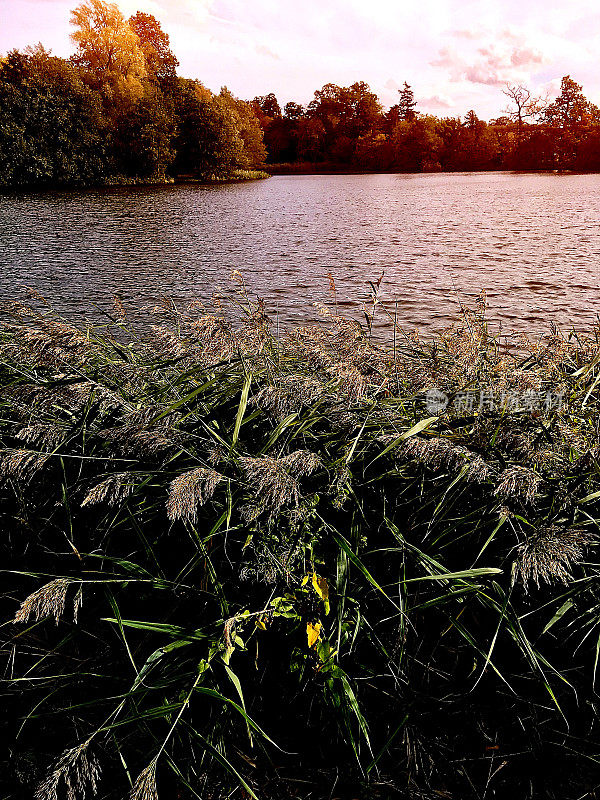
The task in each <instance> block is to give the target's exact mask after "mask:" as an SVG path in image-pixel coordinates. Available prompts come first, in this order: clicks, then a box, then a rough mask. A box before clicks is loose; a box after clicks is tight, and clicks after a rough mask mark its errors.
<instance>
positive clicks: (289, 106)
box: [283, 101, 304, 122]
mask: <svg viewBox="0 0 600 800" xmlns="http://www.w3.org/2000/svg"><path fill="white" fill-rule="evenodd" d="M283 115H284V117H285V118H286V119H289V120H290V121H291V122H297V121H298V120H299V119H302V117H303V116H304V106H302V105H300V103H294V102H293V101H290V102H289V103H286V104H285V108H284V109H283Z"/></svg>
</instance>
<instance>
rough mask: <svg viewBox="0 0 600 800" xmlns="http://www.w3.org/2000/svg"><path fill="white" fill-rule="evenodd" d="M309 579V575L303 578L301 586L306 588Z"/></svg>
mask: <svg viewBox="0 0 600 800" xmlns="http://www.w3.org/2000/svg"><path fill="white" fill-rule="evenodd" d="M308 577H309V576H308V575H305V576H304V577H303V578H302V583H301V584H300V586H306V584H307V583H308Z"/></svg>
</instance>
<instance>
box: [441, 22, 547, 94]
mask: <svg viewBox="0 0 600 800" xmlns="http://www.w3.org/2000/svg"><path fill="white" fill-rule="evenodd" d="M452 36H453V38H455V39H456V38H458V39H461V40H463V41H464V42H465V44H464V45H463V46H462V47H461V48H460V50H457V49H456V48H455V47H454V46H446V47H443V48H441V49H440V51H439V52H438V57H437V58H435V59H433V60H432V61H430V62H429V63H430V65H431V66H432V67H438V68H441V69H445V70H446V71H447V72H448V75H449V80H450V81H451V82H454V83H459V82H462V81H466V82H467V83H473V84H480V85H482V86H502V85H503V84H505V83H507V82H508V83H510V82H517V81H524V80H528V79H529V78H530V77H531V74H532V72H533V71H534V70H535V69H538V68H539V67H540V66H541V65H543V64H544V63H545V62H546V60H547V59H546V58H545V57H544V55H543V54H542V52H541V51H540V50H539V48H537V47H534V46H533V45H532V44H531V43H529V42H528V41H527V39H526V37H525V36H524V35H523V34H521V33H518V32H515V31H513V30H510V29H504V30H502V31H500V32H499V33H498V32H497V33H495V34H494V33H493V32H492V31H484V30H477V29H465V30H455V31H453V32H452ZM469 43H472V44H469ZM475 44H478V45H479V46H475Z"/></svg>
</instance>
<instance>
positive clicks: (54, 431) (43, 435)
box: [16, 423, 65, 449]
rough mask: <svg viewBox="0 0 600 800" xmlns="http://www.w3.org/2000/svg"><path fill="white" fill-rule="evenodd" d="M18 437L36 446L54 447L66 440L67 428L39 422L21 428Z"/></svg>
mask: <svg viewBox="0 0 600 800" xmlns="http://www.w3.org/2000/svg"><path fill="white" fill-rule="evenodd" d="M16 437H17V439H21V440H22V441H24V442H27V443H28V444H32V445H35V446H36V447H50V448H51V449H54V448H55V447H56V446H57V445H58V444H60V443H61V442H62V441H63V440H64V437H65V429H64V428H63V427H62V426H61V425H56V424H46V423H38V424H36V425H26V426H24V427H22V428H19V430H18V431H17V433H16Z"/></svg>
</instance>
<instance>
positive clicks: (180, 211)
mask: <svg viewBox="0 0 600 800" xmlns="http://www.w3.org/2000/svg"><path fill="white" fill-rule="evenodd" d="M234 269H236V270H239V271H240V272H241V273H242V274H243V276H244V278H245V280H246V282H247V285H248V287H249V289H250V291H251V292H252V293H253V294H256V295H258V296H260V297H262V298H263V299H264V300H265V301H266V305H267V308H268V309H269V310H271V311H272V312H273V313H276V314H277V315H278V316H279V319H280V320H281V321H282V322H284V323H285V322H290V321H298V320H306V319H312V318H315V311H314V309H313V308H312V307H311V303H313V302H314V301H320V302H326V303H331V302H332V295H331V292H330V287H329V279H328V277H327V276H328V273H331V274H332V275H333V277H334V279H335V282H336V286H337V294H338V304H339V305H340V307H342V308H348V309H351V310H353V311H358V310H359V308H360V303H361V302H363V301H364V300H365V299H367V297H368V295H369V285H368V281H369V280H372V281H375V280H377V279H378V278H379V276H380V275H381V273H382V272H383V273H384V278H383V281H382V284H381V287H382V297H383V298H384V300H386V301H388V302H389V303H391V304H392V306H391V308H392V310H393V306H394V304H396V303H397V314H398V321H399V322H400V323H401V324H402V325H404V326H406V327H408V328H414V327H418V328H421V329H422V330H423V331H424V332H427V331H431V330H433V329H439V328H441V327H443V326H445V325H446V324H447V323H448V322H449V321H450V320H451V319H454V318H455V317H456V312H457V308H458V304H459V301H460V300H468V299H469V298H472V297H474V296H475V295H477V294H478V293H479V291H480V290H481V289H485V290H486V291H487V297H488V300H489V308H490V318H491V319H492V320H494V321H495V322H497V323H498V324H499V325H501V326H502V329H503V330H504V331H508V330H517V331H527V332H533V333H536V332H541V331H544V330H546V329H547V327H548V324H549V322H551V321H554V322H556V323H557V324H558V325H560V326H561V327H569V326H575V327H577V328H586V327H589V325H590V324H591V323H592V322H594V320H595V319H596V318H597V315H598V312H600V292H599V284H600V175H553V174H515V173H454V174H426V175H301V176H296V175H294V176H275V177H272V178H270V179H269V180H265V181H257V182H252V183H237V184H225V185H217V186H201V185H197V184H179V185H173V186H166V187H150V188H148V187H145V188H131V187H127V188H118V189H100V190H86V191H71V192H66V191H57V192H43V193H41V192H21V193H8V194H0V297H2V298H11V299H14V298H19V297H20V296H21V292H22V289H23V287H33V288H34V289H37V290H38V291H39V292H41V293H42V294H43V295H44V296H45V297H46V298H47V299H48V300H49V301H50V302H51V303H52V304H53V305H54V306H55V307H56V308H58V309H59V310H61V311H62V312H64V313H66V314H67V315H68V316H71V317H81V316H82V315H83V316H87V317H95V318H96V319H98V318H99V316H100V312H99V311H98V309H99V308H100V309H101V308H109V307H110V306H111V304H112V297H113V294H114V293H115V292H116V291H119V292H120V293H121V296H122V298H123V300H124V301H125V303H126V304H127V303H134V304H137V305H140V304H141V305H144V304H152V305H153V304H155V303H156V301H157V300H158V299H160V298H161V297H164V296H168V297H171V298H173V299H174V300H175V301H177V302H186V301H189V300H194V299H202V300H206V299H208V298H209V297H210V296H211V294H212V293H213V292H214V291H215V290H217V289H218V288H219V287H222V288H223V289H224V290H225V291H230V290H231V285H232V284H231V281H230V277H229V276H230V273H231V271H232V270H234ZM382 321H383V318H382Z"/></svg>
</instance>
